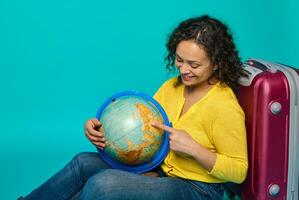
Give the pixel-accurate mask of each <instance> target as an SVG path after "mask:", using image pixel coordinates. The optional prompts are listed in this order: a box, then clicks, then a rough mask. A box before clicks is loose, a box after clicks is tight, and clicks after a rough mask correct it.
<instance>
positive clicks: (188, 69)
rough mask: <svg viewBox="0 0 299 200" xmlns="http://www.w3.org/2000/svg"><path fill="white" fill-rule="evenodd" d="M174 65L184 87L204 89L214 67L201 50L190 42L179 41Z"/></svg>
mask: <svg viewBox="0 0 299 200" xmlns="http://www.w3.org/2000/svg"><path fill="white" fill-rule="evenodd" d="M175 65H176V67H177V68H178V69H179V71H180V75H181V78H182V82H183V84H184V85H185V86H186V87H199V88H201V87H205V86H207V85H208V79H209V78H210V76H211V75H212V73H213V70H214V69H215V67H214V66H213V65H212V62H211V60H210V58H209V57H208V55H207V54H206V52H205V51H204V49H203V48H201V47H200V46H199V45H198V44H197V43H195V42H194V41H192V40H186V41H181V42H180V43H179V44H178V46H177V48H176V59H175Z"/></svg>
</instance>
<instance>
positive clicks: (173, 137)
mask: <svg viewBox="0 0 299 200" xmlns="http://www.w3.org/2000/svg"><path fill="white" fill-rule="evenodd" d="M152 126H153V127H155V128H159V129H162V130H164V131H167V132H169V134H170V135H169V145H170V149H171V150H173V151H176V152H179V153H183V154H188V155H192V144H194V142H195V141H194V140H193V138H192V137H191V136H190V135H189V134H188V133H187V132H186V131H184V130H179V129H175V128H171V127H169V126H166V125H164V124H161V123H159V122H153V123H152Z"/></svg>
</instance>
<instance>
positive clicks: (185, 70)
mask: <svg viewBox="0 0 299 200" xmlns="http://www.w3.org/2000/svg"><path fill="white" fill-rule="evenodd" d="M178 67H179V70H180V72H181V74H187V73H190V70H189V66H188V64H187V63H181V64H180V66H178Z"/></svg>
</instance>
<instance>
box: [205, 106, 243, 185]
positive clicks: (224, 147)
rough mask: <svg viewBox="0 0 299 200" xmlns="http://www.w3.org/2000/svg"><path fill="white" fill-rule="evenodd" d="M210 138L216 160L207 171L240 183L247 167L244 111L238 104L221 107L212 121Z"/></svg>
mask: <svg viewBox="0 0 299 200" xmlns="http://www.w3.org/2000/svg"><path fill="white" fill-rule="evenodd" d="M212 140H213V143H214V145H215V147H216V154H217V158H216V162H215V165H214V167H213V169H212V170H211V171H210V172H209V174H210V175H212V176H215V177H217V178H219V179H222V180H225V181H231V182H235V183H241V182H243V181H244V179H245V178H246V174H247V169H248V159H247V141H246V128H245V117H244V112H243V111H242V109H241V108H240V107H239V106H238V105H233V106H231V105H230V106H225V107H224V108H221V111H220V112H219V115H218V117H217V118H216V120H215V121H214V123H213V128H212Z"/></svg>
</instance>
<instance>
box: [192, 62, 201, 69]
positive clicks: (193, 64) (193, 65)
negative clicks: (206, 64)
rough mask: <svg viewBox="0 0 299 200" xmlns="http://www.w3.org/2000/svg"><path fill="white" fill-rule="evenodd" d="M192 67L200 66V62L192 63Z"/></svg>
mask: <svg viewBox="0 0 299 200" xmlns="http://www.w3.org/2000/svg"><path fill="white" fill-rule="evenodd" d="M191 67H192V68H198V67H200V64H195V63H192V64H191Z"/></svg>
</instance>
